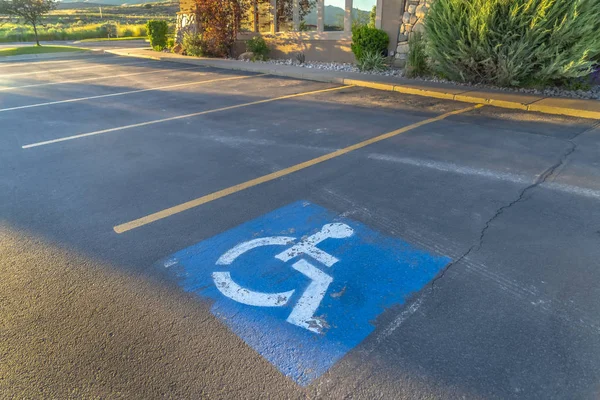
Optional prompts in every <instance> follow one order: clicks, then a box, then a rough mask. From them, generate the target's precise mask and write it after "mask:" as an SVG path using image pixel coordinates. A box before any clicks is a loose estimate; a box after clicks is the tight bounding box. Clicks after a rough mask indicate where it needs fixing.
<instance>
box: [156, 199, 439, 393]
mask: <svg viewBox="0 0 600 400" xmlns="http://www.w3.org/2000/svg"><path fill="white" fill-rule="evenodd" d="M449 261H450V260H449V259H448V258H446V257H439V256H435V255H432V254H430V253H427V252H425V251H423V250H419V249H416V248H414V247H413V246H411V245H410V244H408V243H406V242H404V241H402V240H399V239H396V238H390V237H386V236H384V235H382V234H380V233H378V232H376V231H373V230H372V229H370V228H368V227H367V226H365V225H363V224H361V223H359V222H356V221H352V220H349V219H347V218H344V217H341V216H339V215H338V214H336V213H333V212H331V211H328V210H326V209H324V208H322V207H320V206H317V205H314V204H311V203H309V202H306V201H300V202H296V203H293V204H290V205H288V206H285V207H283V208H280V209H278V210H275V211H273V212H271V213H269V214H266V215H264V216H262V217H260V218H257V219H255V220H252V221H249V222H246V223H244V224H242V225H240V226H238V227H236V228H233V229H231V230H229V231H226V232H224V233H222V234H219V235H217V236H215V237H212V238H210V239H207V240H204V241H202V242H200V243H198V244H196V245H193V246H191V247H189V248H187V249H184V250H181V251H179V252H177V253H175V254H173V255H171V256H170V257H167V258H166V259H164V260H162V261H161V264H162V265H164V266H165V267H167V268H169V269H171V270H172V271H174V273H176V274H177V276H178V278H179V282H180V285H181V287H182V288H183V289H184V290H186V291H188V292H192V293H195V294H197V295H198V296H200V297H203V298H208V299H212V300H214V304H213V306H212V313H213V314H214V315H215V316H217V317H218V318H219V319H221V320H222V321H223V322H224V323H225V324H226V325H227V326H228V327H229V328H230V329H231V330H232V331H233V332H234V333H235V334H237V335H238V336H239V337H240V338H242V339H243V340H244V341H245V342H246V343H247V344H248V345H249V346H251V347H252V348H254V349H255V350H256V351H257V352H258V353H260V354H261V355H262V356H263V357H265V358H266V359H267V360H268V361H270V362H271V363H272V364H273V365H275V366H276V367H277V368H278V369H279V370H280V371H281V372H282V373H283V374H285V375H287V376H289V377H290V378H292V379H293V380H295V381H296V382H297V383H298V384H300V385H308V384H309V383H310V382H312V381H313V380H314V379H316V378H318V377H319V376H320V375H322V374H323V373H324V372H326V371H327V370H328V369H329V368H331V367H332V366H333V365H334V364H335V363H336V362H337V361H338V360H339V359H341V358H342V357H343V356H344V355H345V354H346V353H348V352H349V351H350V350H352V349H353V348H354V347H355V346H356V345H358V344H359V343H360V342H361V341H362V340H364V339H365V338H366V337H367V336H368V335H369V334H370V333H371V332H373V330H374V329H375V326H374V320H375V319H376V317H377V316H378V315H380V314H381V313H382V312H383V311H384V310H385V309H386V308H388V307H390V306H392V305H397V304H403V303H404V302H405V301H406V299H407V298H408V297H410V296H411V294H413V293H415V292H417V291H419V290H421V289H422V288H423V287H424V286H425V285H426V284H427V283H429V282H430V281H431V280H432V279H433V277H434V276H435V275H436V274H437V273H438V272H439V271H440V270H441V269H442V268H443V267H444V266H445V265H447V264H448V262H449Z"/></svg>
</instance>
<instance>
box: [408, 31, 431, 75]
mask: <svg viewBox="0 0 600 400" xmlns="http://www.w3.org/2000/svg"><path fill="white" fill-rule="evenodd" d="M427 70H428V69H427V53H426V46H425V39H424V38H423V35H422V34H421V33H420V32H413V33H412V34H411V35H410V37H409V39H408V58H407V59H406V76H407V77H409V78H414V77H416V76H423V75H426V74H427Z"/></svg>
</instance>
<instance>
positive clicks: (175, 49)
mask: <svg viewBox="0 0 600 400" xmlns="http://www.w3.org/2000/svg"><path fill="white" fill-rule="evenodd" d="M171 51H172V52H173V53H175V54H183V46H182V45H181V44H179V43H177V44H176V45H175V46H174V47H173V50H171Z"/></svg>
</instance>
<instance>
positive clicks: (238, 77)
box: [0, 74, 260, 112]
mask: <svg viewBox="0 0 600 400" xmlns="http://www.w3.org/2000/svg"><path fill="white" fill-rule="evenodd" d="M201 75H208V74H201ZM255 76H260V75H245V76H230V77H227V78H218V79H209V80H203V81H194V82H186V83H178V84H175V85H167V86H158V87H153V88H148V89H138V90H129V91H127V92H118V93H109V94H101V95H98V96H88V97H78V98H76V99H67V100H59V101H49V102H47V103H37V104H28V105H26V106H18V107H9V108H0V112H6V111H16V110H24V109H27V108H35V107H43V106H52V105H56V104H65V103H76V102H78V101H86V100H94V99H103V98H106V97H117V96H126V95H129V94H136V93H144V92H152V91H157V90H164V89H173V88H181V87H186V86H194V85H202V84H205V83H213V82H222V81H231V80H236V79H246V78H252V77H255Z"/></svg>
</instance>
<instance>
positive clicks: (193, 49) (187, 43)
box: [181, 32, 206, 57]
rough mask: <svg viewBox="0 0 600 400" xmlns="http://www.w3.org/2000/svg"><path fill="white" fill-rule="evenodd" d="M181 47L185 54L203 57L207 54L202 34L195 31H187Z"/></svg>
mask: <svg viewBox="0 0 600 400" xmlns="http://www.w3.org/2000/svg"><path fill="white" fill-rule="evenodd" d="M181 48H182V49H183V51H185V54H187V55H188V56H193V57H202V56H203V55H204V54H205V51H206V50H205V47H204V41H203V40H202V35H201V34H199V33H194V32H185V33H184V34H183V40H182V41H181Z"/></svg>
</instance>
